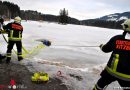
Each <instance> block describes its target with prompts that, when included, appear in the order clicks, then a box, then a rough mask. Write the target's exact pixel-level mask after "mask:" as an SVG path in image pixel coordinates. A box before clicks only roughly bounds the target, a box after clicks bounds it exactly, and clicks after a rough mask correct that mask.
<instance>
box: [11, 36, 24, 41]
mask: <svg viewBox="0 0 130 90" xmlns="http://www.w3.org/2000/svg"><path fill="white" fill-rule="evenodd" d="M21 39H22V38H14V37H9V40H16V41H17V40H21Z"/></svg>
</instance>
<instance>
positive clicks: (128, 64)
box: [93, 19, 130, 90]
mask: <svg viewBox="0 0 130 90" xmlns="http://www.w3.org/2000/svg"><path fill="white" fill-rule="evenodd" d="M121 25H122V27H123V29H124V33H123V34H122V35H116V36H114V37H112V38H111V39H110V40H109V41H108V42H107V43H106V44H105V45H103V44H101V45H100V48H101V50H102V51H103V52H105V53H108V52H112V54H111V57H110V59H109V61H108V63H107V66H106V67H105V69H104V70H103V71H102V72H101V78H100V79H99V80H98V82H97V84H96V85H95V87H94V88H93V90H105V88H106V87H107V86H108V85H109V84H110V83H112V82H114V81H118V83H119V84H120V86H121V88H122V89H123V90H130V19H127V20H126V21H124V23H122V24H121ZM114 88H115V89H116V88H117V89H118V87H113V89H114Z"/></svg>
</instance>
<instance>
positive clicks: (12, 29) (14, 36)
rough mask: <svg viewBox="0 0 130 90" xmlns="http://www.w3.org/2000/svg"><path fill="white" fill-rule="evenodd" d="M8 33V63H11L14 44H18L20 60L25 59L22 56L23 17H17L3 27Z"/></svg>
mask: <svg viewBox="0 0 130 90" xmlns="http://www.w3.org/2000/svg"><path fill="white" fill-rule="evenodd" d="M3 28H4V29H5V30H6V32H7V33H8V46H7V59H6V63H9V62H10V60H11V51H12V49H13V46H14V44H16V46H17V54H18V61H21V60H22V59H23V57H22V41H21V40H22V32H23V27H22V25H21V18H20V17H19V16H18V17H15V18H14V22H12V23H8V24H7V25H5V26H4V27H3Z"/></svg>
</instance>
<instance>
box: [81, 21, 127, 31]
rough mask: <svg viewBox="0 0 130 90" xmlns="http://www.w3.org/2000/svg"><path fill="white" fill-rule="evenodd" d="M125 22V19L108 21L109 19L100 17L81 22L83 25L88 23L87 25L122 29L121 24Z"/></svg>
mask: <svg viewBox="0 0 130 90" xmlns="http://www.w3.org/2000/svg"><path fill="white" fill-rule="evenodd" d="M123 22H124V20H119V21H107V20H100V19H89V20H83V21H81V24H82V25H87V26H96V27H103V28H111V29H122V26H121V24H122V23H123Z"/></svg>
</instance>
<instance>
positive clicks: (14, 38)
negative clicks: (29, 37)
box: [9, 30, 22, 41]
mask: <svg viewBox="0 0 130 90" xmlns="http://www.w3.org/2000/svg"><path fill="white" fill-rule="evenodd" d="M13 33H14V31H13V30H11V31H10V37H9V40H13V41H18V40H21V39H22V37H21V34H20V32H19V37H18V38H16V37H13Z"/></svg>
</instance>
